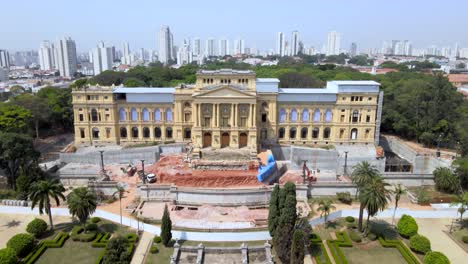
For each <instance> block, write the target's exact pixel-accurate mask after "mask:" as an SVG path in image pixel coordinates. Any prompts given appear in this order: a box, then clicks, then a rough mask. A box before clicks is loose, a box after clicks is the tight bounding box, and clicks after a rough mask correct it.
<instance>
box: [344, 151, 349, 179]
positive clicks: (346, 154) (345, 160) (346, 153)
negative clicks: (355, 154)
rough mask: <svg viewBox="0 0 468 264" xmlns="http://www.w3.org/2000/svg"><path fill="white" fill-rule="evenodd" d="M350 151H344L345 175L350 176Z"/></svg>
mask: <svg viewBox="0 0 468 264" xmlns="http://www.w3.org/2000/svg"><path fill="white" fill-rule="evenodd" d="M348 152H349V151H345V152H344V155H345V156H344V170H343V174H344V175H345V176H348Z"/></svg>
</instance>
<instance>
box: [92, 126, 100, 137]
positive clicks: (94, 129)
mask: <svg viewBox="0 0 468 264" xmlns="http://www.w3.org/2000/svg"><path fill="white" fill-rule="evenodd" d="M91 131H92V132H93V138H94V139H99V128H97V127H93V129H92V130H91Z"/></svg>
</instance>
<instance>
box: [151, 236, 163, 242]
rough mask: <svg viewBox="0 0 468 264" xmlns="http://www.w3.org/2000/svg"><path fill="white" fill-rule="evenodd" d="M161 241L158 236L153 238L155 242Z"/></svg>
mask: <svg viewBox="0 0 468 264" xmlns="http://www.w3.org/2000/svg"><path fill="white" fill-rule="evenodd" d="M161 241H162V239H161V237H160V236H155V237H154V238H153V242H154V243H156V244H159V243H161Z"/></svg>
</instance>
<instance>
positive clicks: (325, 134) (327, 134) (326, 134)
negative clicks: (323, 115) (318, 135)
mask: <svg viewBox="0 0 468 264" xmlns="http://www.w3.org/2000/svg"><path fill="white" fill-rule="evenodd" d="M330 132H331V130H330V128H329V127H326V128H325V129H324V130H323V138H330Z"/></svg>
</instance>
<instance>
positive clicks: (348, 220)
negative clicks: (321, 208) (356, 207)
mask: <svg viewBox="0 0 468 264" xmlns="http://www.w3.org/2000/svg"><path fill="white" fill-rule="evenodd" d="M345 220H346V222H348V223H354V221H356V219H354V217H352V216H347V217H345Z"/></svg>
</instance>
